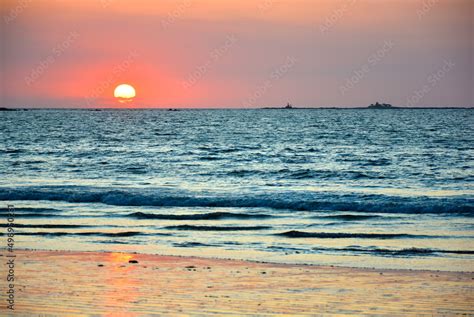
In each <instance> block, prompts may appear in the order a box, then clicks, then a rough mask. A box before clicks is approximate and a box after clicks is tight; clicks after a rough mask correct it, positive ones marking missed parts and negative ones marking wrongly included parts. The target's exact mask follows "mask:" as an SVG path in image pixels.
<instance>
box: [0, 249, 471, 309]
mask: <svg viewBox="0 0 474 317" xmlns="http://www.w3.org/2000/svg"><path fill="white" fill-rule="evenodd" d="M5 253H6V252H4V250H3V249H2V254H1V256H0V259H1V261H2V262H4V260H5V256H6V254H5ZM14 253H15V255H16V260H15V261H16V263H15V264H16V265H15V313H23V314H38V313H41V314H69V315H71V314H81V313H82V314H84V312H86V313H88V314H110V313H119V312H120V313H128V314H132V315H133V314H138V315H141V314H147V313H162V314H166V313H168V314H169V313H172V312H173V313H177V314H185V315H223V314H234V315H274V314H290V315H293V316H294V315H314V314H324V315H326V314H344V315H346V314H357V315H361V314H365V315H366V314H376V315H390V316H393V315H419V314H430V315H431V314H436V315H438V314H441V315H451V314H469V313H473V312H474V305H473V304H471V303H474V292H473V291H472V290H473V280H474V273H472V272H446V271H439V272H438V271H419V270H390V269H387V270H385V269H382V270H381V269H368V268H364V269H362V268H347V267H336V266H334V267H330V266H318V265H300V264H280V263H260V262H251V261H244V260H226V259H208V258H201V257H189V256H166V255H150V254H142V253H127V252H105V251H104V252H90V251H43V250H24V249H16V250H15V251H14ZM0 274H1V275H2V278H3V277H4V276H6V266H5V265H2V266H1V269H0ZM0 300H1V301H2V303H5V301H6V294H5V293H4V292H2V294H1V295H0ZM0 311H3V312H5V305H3V304H2V306H1V308H0ZM6 312H7V313H8V311H6Z"/></svg>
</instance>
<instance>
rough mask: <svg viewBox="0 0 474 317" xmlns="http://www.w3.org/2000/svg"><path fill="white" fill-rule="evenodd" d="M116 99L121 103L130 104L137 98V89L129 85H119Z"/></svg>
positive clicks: (115, 94) (116, 90)
mask: <svg viewBox="0 0 474 317" xmlns="http://www.w3.org/2000/svg"><path fill="white" fill-rule="evenodd" d="M114 97H115V98H117V99H118V101H119V102H130V101H132V100H133V98H134V97H135V88H133V87H132V86H130V85H128V84H121V85H118V86H117V87H116V88H115V90H114Z"/></svg>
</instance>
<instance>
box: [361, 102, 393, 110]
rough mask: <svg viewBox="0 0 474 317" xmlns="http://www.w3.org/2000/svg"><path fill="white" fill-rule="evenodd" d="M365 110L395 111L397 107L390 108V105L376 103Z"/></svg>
mask: <svg viewBox="0 0 474 317" xmlns="http://www.w3.org/2000/svg"><path fill="white" fill-rule="evenodd" d="M367 108H369V109H396V108H397V107H394V106H392V105H391V104H388V103H378V102H376V103H375V104H371V105H370V106H368V107H367Z"/></svg>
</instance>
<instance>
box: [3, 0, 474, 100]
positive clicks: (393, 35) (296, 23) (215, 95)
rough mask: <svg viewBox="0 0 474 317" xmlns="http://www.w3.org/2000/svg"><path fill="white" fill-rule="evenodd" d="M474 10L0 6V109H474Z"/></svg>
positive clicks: (342, 4)
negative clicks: (130, 95)
mask: <svg viewBox="0 0 474 317" xmlns="http://www.w3.org/2000/svg"><path fill="white" fill-rule="evenodd" d="M473 3H474V2H473V1H469V0H438V1H435V0H431V1H429V0H384V1H381V0H345V1H337V0H261V1H259V0H255V1H250V0H239V1H237V0H226V1H223V0H205V1H198V0H176V1H171V0H168V1H166V0H161V1H151V0H150V1H147V0H135V1H125V0H83V1H68V0H63V1H59V0H57V1H52V0H51V1H49V0H37V1H28V0H22V1H18V0H2V7H1V12H0V13H1V15H2V21H0V24H1V33H0V35H1V41H0V44H1V45H2V49H1V56H0V57H1V59H0V70H1V72H0V73H1V87H0V89H1V91H0V93H1V96H0V97H1V99H0V102H1V106H7V107H8V106H14V107H25V106H26V107H120V106H123V105H122V104H119V103H117V101H116V100H115V99H114V97H113V90H114V88H115V87H116V86H117V85H118V84H120V83H129V84H131V85H133V86H134V87H135V88H136V91H137V97H136V98H135V100H134V101H133V103H132V104H127V106H133V107H259V106H281V105H283V104H285V103H286V102H287V101H291V102H293V103H294V104H296V105H298V106H315V107H320V106H365V105H367V104H369V103H372V102H375V101H377V100H379V101H385V102H390V103H393V104H396V105H400V106H404V105H407V104H409V105H413V106H446V105H456V106H472V105H473V97H472V92H471V87H472V86H473V85H472V73H473V66H472V49H473V40H472V39H473V38H474V36H473V25H472V21H473V15H472V14H473V13H472V7H473ZM387 43H388V44H387ZM446 63H448V64H449V65H453V66H449V67H447V68H446V67H444V66H445V64H446ZM443 69H444V70H443ZM436 74H439V75H440V76H435V77H433V75H436ZM438 77H439V78H438Z"/></svg>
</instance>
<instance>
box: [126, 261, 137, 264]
mask: <svg viewBox="0 0 474 317" xmlns="http://www.w3.org/2000/svg"><path fill="white" fill-rule="evenodd" d="M128 263H134V264H135V263H138V261H137V260H128Z"/></svg>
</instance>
